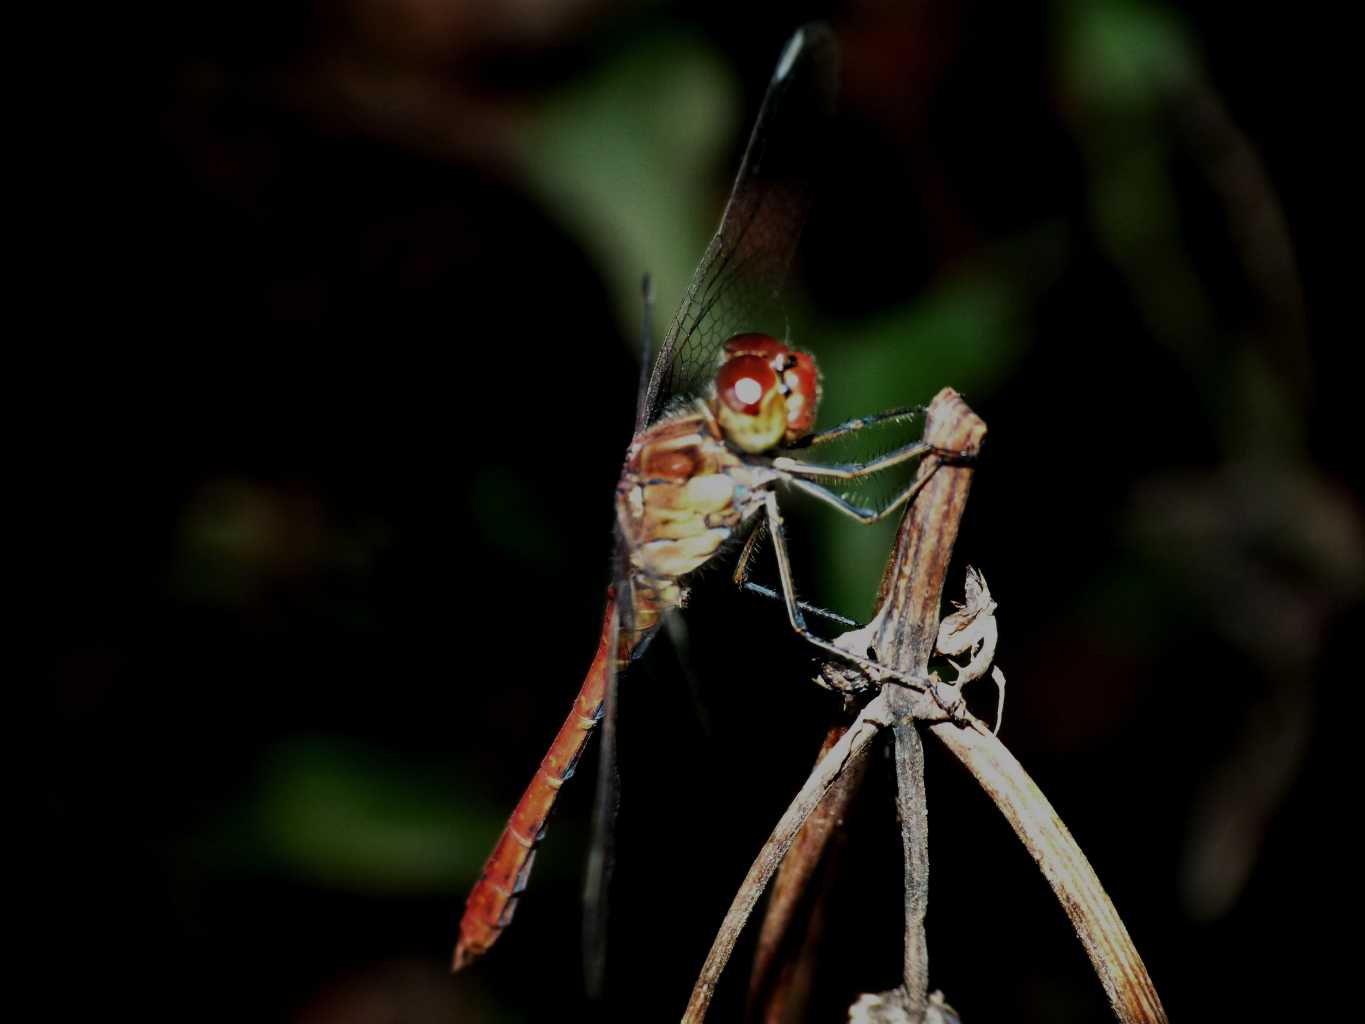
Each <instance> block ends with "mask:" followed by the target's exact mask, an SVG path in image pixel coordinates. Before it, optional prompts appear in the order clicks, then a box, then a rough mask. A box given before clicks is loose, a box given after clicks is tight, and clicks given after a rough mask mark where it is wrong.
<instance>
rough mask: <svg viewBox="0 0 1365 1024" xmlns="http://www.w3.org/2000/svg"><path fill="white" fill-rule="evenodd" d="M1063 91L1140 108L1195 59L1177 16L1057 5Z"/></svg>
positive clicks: (1101, 1) (1127, 5)
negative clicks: (1065, 83) (1065, 85)
mask: <svg viewBox="0 0 1365 1024" xmlns="http://www.w3.org/2000/svg"><path fill="white" fill-rule="evenodd" d="M1059 6H1060V10H1059V17H1060V20H1061V23H1062V31H1061V32H1060V33H1059V36H1060V38H1061V40H1062V45H1063V48H1064V51H1065V62H1064V65H1063V67H1064V71H1063V74H1064V75H1065V76H1066V80H1067V84H1068V87H1069V90H1070V91H1071V92H1072V93H1073V94H1075V95H1078V96H1082V97H1084V98H1085V99H1086V100H1087V101H1089V102H1091V103H1097V104H1101V105H1104V106H1110V107H1122V108H1127V109H1133V110H1137V109H1146V108H1150V107H1152V106H1153V105H1155V104H1158V103H1160V102H1161V101H1162V100H1163V99H1164V98H1165V96H1166V95H1168V90H1169V88H1170V87H1171V85H1173V84H1174V83H1175V82H1177V81H1180V80H1182V79H1183V78H1185V77H1186V76H1188V75H1189V74H1190V72H1191V70H1192V69H1193V68H1195V67H1196V66H1197V65H1198V63H1199V61H1198V59H1197V57H1196V55H1195V53H1194V52H1193V44H1192V43H1191V41H1190V35H1189V31H1188V29H1187V28H1186V26H1185V24H1184V22H1183V21H1182V20H1181V18H1180V17H1179V16H1178V15H1177V14H1176V13H1175V12H1173V11H1171V10H1169V9H1168V8H1165V7H1162V6H1160V5H1157V4H1150V3H1135V2H1132V0H1072V2H1069V3H1064V4H1061V5H1059Z"/></svg>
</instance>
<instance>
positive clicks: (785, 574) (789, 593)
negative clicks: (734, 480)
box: [763, 491, 934, 692]
mask: <svg viewBox="0 0 1365 1024" xmlns="http://www.w3.org/2000/svg"><path fill="white" fill-rule="evenodd" d="M763 507H764V510H765V512H766V513H767V517H768V528H769V529H770V530H771V531H772V535H773V550H774V551H775V552H776V554H777V572H778V575H779V576H780V577H781V579H782V600H783V602H784V603H785V604H786V606H787V620H788V621H789V622H790V623H791V627H792V629H794V630H796V632H797V633H798V634H799V635H800V636H801V637H802V638H803V639H805V640H806V641H807V642H808V643H812V644H814V645H815V646H816V647H818V648H820V649H821V650H822V651H828V652H829V653H830V654H833V655H836V656H837V657H839V658H841V659H842V660H844V661H848V662H852V663H853V664H855V665H857V666H858V667H859V668H860V669H862V670H863V672H864V673H865V674H866V675H867V677H868V678H869V679H871V680H872V681H873V682H875V683H882V682H886V681H887V680H892V681H895V682H898V683H901V684H902V685H904V686H909V687H911V688H912V689H915V690H919V691H921V692H923V691H930V692H932V691H933V685H934V680H932V679H929V678H926V677H923V676H912V675H908V674H906V673H904V672H899V671H897V670H896V669H893V668H890V667H888V666H886V665H881V664H878V663H877V662H876V661H873V660H872V659H871V658H866V657H863V656H862V655H860V654H856V653H854V652H853V651H849V650H846V649H844V648H843V647H840V646H838V645H837V644H835V643H833V642H831V641H829V640H826V639H825V638H824V637H821V636H816V635H815V634H814V633H812V632H811V631H810V629H809V628H807V626H806V619H805V616H804V615H802V614H801V604H800V602H799V601H797V600H796V588H795V586H794V585H793V583H792V567H791V558H790V556H789V555H788V553H787V539H786V536H785V534H784V533H783V531H782V513H781V511H780V510H779V509H778V507H777V495H776V494H774V493H773V492H772V491H769V492H768V493H767V494H766V495H764V497H763Z"/></svg>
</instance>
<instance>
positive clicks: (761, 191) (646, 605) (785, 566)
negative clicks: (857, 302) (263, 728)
mask: <svg viewBox="0 0 1365 1024" xmlns="http://www.w3.org/2000/svg"><path fill="white" fill-rule="evenodd" d="M837 78H838V47H837V44H836V41H835V38H834V36H833V33H832V32H831V31H830V30H829V29H828V28H827V27H825V26H822V25H808V26H805V27H803V28H801V29H799V30H798V31H797V32H796V33H795V34H794V35H793V36H792V37H791V39H790V40H789V41H788V42H787V44H786V46H785V48H784V49H783V51H782V55H781V57H780V59H779V61H778V64H777V69H776V71H775V72H774V74H773V77H772V79H771V81H770V83H769V85H768V88H767V92H766V93H765V95H764V99H763V103H762V106H761V107H760V110H759V114H758V118H757V121H756V123H755V126H754V128H753V131H752V133H751V135H750V137H749V141H748V145H747V147H746V149H745V152H744V157H743V159H742V161H741V164H740V169H739V173H738V175H737V176H736V179H735V183H734V186H733V188H732V190H731V193H730V197H729V200H728V201H727V203H726V206H725V210H724V213H723V215H722V217H721V222H720V227H719V228H718V229H717V231H716V233H715V235H714V236H713V237H712V239H711V241H710V244H709V245H708V246H707V248H706V251H705V253H704V254H703V256H702V258H701V262H700V263H699V264H698V266H697V269H696V271H695V272H694V273H693V276H692V280H691V283H690V284H689V286H688V288H687V291H686V293H685V294H684V297H683V300H682V302H681V304H680V306H679V308H678V310H677V312H676V313H675V315H674V317H673V319H672V321H671V323H670V325H669V328H668V330H667V332H666V334H665V336H664V341H663V344H662V345H661V346H660V348H659V351H658V354H657V357H656V358H655V359H654V360H653V363H652V366H651V365H650V363H649V361H648V359H646V360H645V361H644V362H643V363H642V374H641V388H640V393H639V396H638V399H637V406H636V422H635V433H634V436H633V438H632V440H631V442H630V444H629V447H628V448H627V451H626V458H625V464H624V465H623V467H622V469H621V477H620V482H619V483H618V484H617V487H616V494H615V504H616V538H617V539H616V557H615V572H614V582H613V584H612V586H611V587H610V588H609V590H608V595H607V603H606V610H605V614H604V616H603V623H602V631H601V634H600V638H599V641H598V645H597V651H596V654H595V656H594V657H593V660H592V663H591V665H590V667H589V668H588V672H587V676H586V678H585V679H584V681H583V684H582V687H581V688H580V690H579V692H578V696H577V697H576V698H575V700H574V703H573V706H572V708H571V709H570V711H569V714H568V716H567V717H566V718H565V720H564V723H563V725H561V726H560V728H559V732H558V733H557V734H556V736H555V738H554V741H553V743H552V744H551V745H550V749H549V751H548V753H547V754H546V755H545V757H544V759H543V760H542V761H541V764H540V767H539V768H538V769H537V770H536V773H535V775H534V777H533V778H532V779H531V782H530V784H529V785H528V786H527V787H526V790H525V793H524V794H523V795H522V797H521V800H520V802H519V803H518V804H517V806H516V808H515V809H514V810H513V812H512V815H511V817H510V818H509V819H508V822H507V825H506V827H505V828H504V829H503V832H502V834H501V836H500V837H499V838H498V840H497V843H496V845H495V846H494V848H493V852H492V853H491V854H490V856H489V857H488V861H487V863H486V864H485V865H484V868H483V872H482V875H481V877H480V878H479V881H478V882H477V883H476V885H475V886H474V889H473V890H472V892H471V893H470V895H469V898H468V900H467V902H466V905H465V912H464V916H463V918H462V919H461V922H460V936H459V940H458V944H457V946H456V949H455V955H454V964H453V967H454V969H455V970H459V969H461V968H462V967H465V966H467V965H468V964H470V963H472V962H473V961H474V960H476V959H477V958H478V957H480V956H481V955H483V954H484V953H486V952H487V951H488V950H489V948H490V947H491V946H492V945H493V944H494V942H496V941H497V939H498V937H499V936H500V935H501V934H502V932H503V930H504V929H505V928H506V927H507V926H508V924H509V923H510V922H511V920H512V916H513V912H514V911H515V910H516V907H517V903H518V900H519V899H520V898H521V896H522V894H523V892H524V891H525V889H526V885H527V880H528V878H529V875H530V872H531V866H532V863H533V861H534V859H535V851H536V847H537V844H538V843H539V842H540V841H541V839H542V838H543V836H544V834H545V826H546V821H547V819H548V818H549V816H550V812H551V810H552V809H553V808H554V805H555V801H556V800H557V798H558V796H559V792H560V789H561V787H562V786H563V784H564V783H565V782H566V781H567V780H568V779H569V778H570V777H571V776H572V775H573V773H574V769H575V767H576V766H577V764H578V762H579V759H580V757H581V756H582V754H583V751H584V749H585V748H586V746H587V744H588V741H589V739H590V738H591V737H592V735H593V733H594V732H596V731H597V729H598V726H599V724H600V723H602V722H604V721H605V722H606V725H605V726H604V727H603V729H602V732H603V734H604V735H603V750H602V757H601V759H600V762H599V769H598V773H599V786H598V795H597V808H598V813H597V816H596V821H595V825H594V832H595V833H601V832H602V831H604V829H605V826H604V825H603V822H604V821H606V820H607V819H608V818H609V816H610V810H604V808H608V807H610V805H611V804H612V800H611V781H610V780H611V779H612V778H614V772H613V770H612V769H611V767H610V760H611V756H612V751H611V749H610V748H611V746H612V745H613V744H614V740H613V736H614V733H613V717H612V710H613V705H614V694H615V686H616V679H617V676H618V674H619V673H622V672H624V671H625V670H626V669H627V668H628V667H629V665H630V664H631V662H632V660H633V659H634V658H636V657H638V656H639V655H640V654H641V652H642V651H643V649H644V647H645V645H646V644H647V643H648V641H649V640H650V639H651V638H652V637H653V636H654V635H655V633H656V632H657V631H658V629H659V628H660V626H661V624H663V622H664V619H665V616H666V615H668V614H669V613H670V612H672V611H674V610H675V609H678V608H680V607H681V606H682V605H683V604H684V603H685V601H686V600H687V595H688V578H689V576H690V575H691V574H692V573H694V572H695V571H696V570H697V569H699V568H700V567H701V566H703V565H704V564H706V563H709V562H711V561H712V560H714V559H717V558H719V557H720V556H721V555H722V554H723V553H724V552H727V551H731V550H733V548H734V547H735V546H736V545H740V544H741V542H742V546H741V547H740V551H739V554H738V556H737V559H736V561H737V567H736V569H735V572H734V579H735V582H736V583H738V584H740V585H742V586H748V587H749V588H750V589H755V590H758V591H760V592H764V590H765V588H761V587H759V586H758V585H757V584H749V583H747V567H748V565H749V563H750V561H751V559H752V558H753V556H754V554H755V551H756V550H757V548H758V545H759V543H760V542H761V539H762V537H763V536H764V534H765V533H766V535H767V536H770V537H771V538H772V546H773V549H774V551H775V554H776V558H777V566H778V574H779V579H780V582H781V592H780V595H778V594H776V593H774V592H772V591H767V593H768V594H769V596H774V597H778V596H780V599H781V601H782V602H783V604H784V605H785V607H786V613H787V619H788V621H789V623H790V625H791V627H792V629H793V630H794V631H795V632H796V633H797V634H798V635H799V636H800V637H801V638H803V639H804V640H805V641H806V642H808V643H809V644H811V645H813V646H814V647H815V648H817V649H819V650H821V651H822V652H824V654H825V655H828V656H830V657H832V658H833V659H838V661H839V662H840V663H841V664H842V665H845V666H847V665H850V664H851V666H852V667H853V669H854V671H855V672H856V674H857V675H858V677H859V678H861V679H863V680H865V682H866V684H867V685H868V686H869V687H871V686H876V685H881V684H884V683H887V682H894V683H899V684H901V685H906V686H911V687H914V688H916V689H920V690H923V689H926V688H927V687H928V684H929V681H928V680H924V679H919V678H914V677H911V676H907V675H905V674H903V673H900V672H897V671H894V670H892V669H891V668H889V667H887V666H883V665H880V664H878V663H877V662H876V661H875V660H874V659H873V658H872V657H870V656H868V657H864V656H862V655H860V654H858V653H856V652H851V651H848V650H845V649H844V648H843V647H839V646H836V645H835V644H834V643H833V642H832V641H830V640H827V639H825V638H823V637H821V636H819V635H818V634H816V633H814V632H813V631H812V630H811V629H810V628H809V627H808V625H807V622H806V616H805V612H807V611H811V612H815V611H818V609H813V608H811V607H810V606H808V605H806V604H805V603H804V602H800V601H798V600H797V599H796V594H795V588H794V585H793V582H792V569H791V562H790V558H789V556H788V553H787V546H786V541H785V537H784V533H783V525H782V515H781V511H780V508H779V505H778V493H777V490H776V488H777V486H778V485H779V484H781V485H785V486H786V487H789V488H791V489H792V490H795V491H799V492H802V493H805V494H807V495H810V496H811V497H813V498H815V499H817V500H819V501H823V502H825V503H826V504H829V505H831V506H833V507H834V508H836V509H838V510H839V511H840V512H843V513H845V514H846V515H848V516H849V517H851V518H853V519H855V520H857V521H859V522H863V523H871V522H876V521H878V520H880V519H883V518H884V517H886V516H888V515H890V514H891V513H893V512H895V511H896V510H897V509H899V508H901V507H902V506H904V505H905V504H906V503H907V502H908V501H910V500H912V499H913V497H914V495H915V493H916V492H917V491H918V489H919V488H920V487H921V486H923V484H924V483H925V482H926V481H927V479H928V476H927V475H925V474H921V476H920V478H919V479H918V481H916V482H912V483H910V484H908V485H906V486H904V487H903V488H902V489H900V490H899V492H898V493H897V494H895V496H894V497H893V498H892V499H891V500H890V501H889V502H887V503H885V504H883V505H882V506H881V507H879V508H868V507H863V506H861V505H858V504H856V503H854V502H852V501H850V500H848V499H847V498H845V497H844V496H843V495H842V494H840V493H839V492H838V490H837V488H838V487H839V486H840V485H841V484H842V485H845V486H847V485H849V483H850V482H854V481H858V480H860V479H862V478H865V477H868V476H871V475H873V474H877V473H880V472H882V471H883V470H887V469H890V468H892V467H895V466H899V465H902V464H904V463H907V462H909V461H910V460H912V459H917V458H920V457H922V456H925V455H927V454H930V453H935V454H938V455H940V456H942V457H944V458H950V457H953V456H955V455H959V454H960V453H951V452H939V451H938V450H937V449H934V448H932V447H931V446H929V445H927V444H925V443H924V442H923V441H914V442H911V443H909V444H906V445H902V446H900V447H898V448H896V449H894V450H892V451H890V452H887V453H886V454H883V455H881V456H880V457H878V458H875V459H872V460H870V461H866V462H860V463H831V464H818V463H815V462H811V461H808V460H806V459H803V458H797V457H796V456H794V455H793V454H788V453H792V452H796V451H798V450H802V449H810V448H813V447H816V446H818V445H821V444H824V443H826V442H829V441H833V440H835V439H838V438H842V437H847V436H849V435H851V434H853V433H855V432H857V431H860V430H863V429H865V428H867V427H870V426H873V425H875V424H881V423H887V422H895V421H901V420H906V419H909V418H911V417H913V416H917V415H918V414H919V413H920V411H921V410H919V409H918V408H916V409H896V410H891V411H888V412H884V413H878V414H874V415H870V416H864V417H861V418H859V419H854V420H849V421H847V422H845V423H841V424H839V425H837V426H835V427H832V428H829V429H827V430H824V431H820V432H814V430H813V428H814V425H815V419H816V413H817V409H818V406H819V401H820V394H821V379H820V374H819V371H818V369H817V366H816V363H815V360H814V358H813V357H812V356H811V355H810V354H809V353H807V352H805V351H802V350H799V349H797V348H794V347H792V346H790V345H789V344H787V343H786V342H784V341H782V340H779V338H778V335H777V333H767V332H768V331H773V332H776V331H778V330H779V325H782V326H783V327H785V324H784V323H783V320H782V312H781V306H780V302H779V297H780V291H781V287H782V284H783V281H784V279H785V277H786V274H787V271H788V268H789V266H790V263H791V259H792V254H793V251H794V249H795V246H796V241H797V238H798V236H799V234H800V232H801V228H802V225H803V222H804V220H805V215H806V210H807V206H808V203H809V198H810V186H811V182H810V169H811V167H812V166H813V165H814V164H815V163H816V162H817V157H818V155H819V147H820V146H821V144H822V139H823V134H822V130H823V128H824V127H826V126H827V124H828V121H829V119H830V117H831V114H832V110H833V101H834V94H835V91H836V86H837ZM645 290H646V301H645V330H644V335H645V344H646V346H648V344H649V341H650V334H651V333H652V332H651V330H650V321H651V316H650V299H649V297H648V285H646V289H645ZM646 371H647V375H646ZM845 621H847V620H845ZM869 654H870V652H869ZM827 660H828V659H827ZM846 675H847V674H846V673H845V674H843V675H841V676H840V678H846ZM827 678H829V680H830V684H831V685H834V684H833V681H832V677H827ZM604 845H605V843H604V842H603V840H602V839H601V837H600V835H599V836H598V837H597V838H596V839H595V841H594V847H593V853H592V855H591V857H590V862H589V892H588V896H587V902H588V904H589V913H590V915H591V914H592V913H593V905H594V904H595V903H597V902H599V901H600V899H601V895H602V889H603V887H604V884H605V883H604V882H603V881H602V878H603V876H604V875H605V873H606V860H605V855H604V853H603V852H602V850H603V847H604ZM600 944H601V939H600V937H595V936H594V935H593V934H592V930H591V929H590V930H589V935H588V938H587V939H586V940H585V945H587V946H589V947H592V946H600ZM588 957H589V964H590V967H589V974H590V975H591V974H592V973H593V969H592V963H593V960H594V958H596V959H597V960H598V961H599V962H600V950H593V949H591V948H590V949H589V950H588ZM591 987H593V986H592V984H591V981H590V988H591Z"/></svg>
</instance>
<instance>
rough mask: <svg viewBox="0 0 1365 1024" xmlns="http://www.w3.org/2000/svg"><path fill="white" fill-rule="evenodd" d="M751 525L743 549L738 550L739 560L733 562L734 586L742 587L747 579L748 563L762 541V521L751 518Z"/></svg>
mask: <svg viewBox="0 0 1365 1024" xmlns="http://www.w3.org/2000/svg"><path fill="white" fill-rule="evenodd" d="M751 522H752V525H751V526H750V528H749V536H748V537H746V538H744V547H742V548H741V549H740V552H739V558H737V559H736V560H735V572H734V575H733V576H732V577H731V578H732V579H733V580H734V583H735V586H737V587H744V586H745V585H746V582H747V581H748V579H749V562H750V560H751V559H752V558H753V556H754V552H755V551H757V550H758V545H759V544H760V543H762V541H763V520H762V519H759V518H758V517H757V516H754V517H752V520H751Z"/></svg>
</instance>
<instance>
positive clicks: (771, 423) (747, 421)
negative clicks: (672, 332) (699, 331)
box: [715, 334, 820, 454]
mask: <svg viewBox="0 0 1365 1024" xmlns="http://www.w3.org/2000/svg"><path fill="white" fill-rule="evenodd" d="M724 359H725V361H724V362H723V363H721V366H720V369H719V370H718V371H716V403H715V405H716V418H717V419H718V420H719V421H720V425H721V429H722V430H724V431H725V436H726V438H728V439H729V441H730V443H731V444H733V445H734V446H735V447H737V448H739V449H740V450H741V451H746V452H751V453H755V454H756V453H758V452H764V451H767V450H768V449H769V448H773V447H775V446H776V445H777V444H779V443H785V444H791V443H792V442H794V441H796V440H798V439H800V438H801V437H804V436H805V435H806V434H808V433H810V430H811V428H812V427H813V426H815V412H816V407H817V406H818V405H819V403H820V372H819V370H817V369H816V367H815V359H814V358H813V357H812V356H811V354H810V353H809V352H799V351H797V350H796V349H793V348H788V347H787V346H786V345H784V344H782V342H780V341H778V340H777V339H776V338H774V337H771V336H770V335H767V334H736V335H735V336H734V337H733V338H731V339H730V340H729V341H727V342H726V343H725V349H724Z"/></svg>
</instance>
